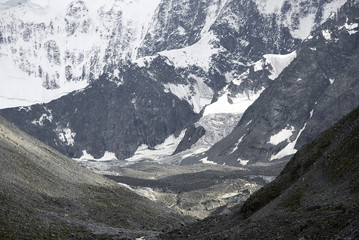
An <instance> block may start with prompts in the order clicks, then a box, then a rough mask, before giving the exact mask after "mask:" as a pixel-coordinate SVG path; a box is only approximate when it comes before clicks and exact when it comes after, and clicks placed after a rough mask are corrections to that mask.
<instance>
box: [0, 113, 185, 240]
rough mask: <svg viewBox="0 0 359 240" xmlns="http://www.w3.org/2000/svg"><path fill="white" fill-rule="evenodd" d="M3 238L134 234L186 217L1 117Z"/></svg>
mask: <svg viewBox="0 0 359 240" xmlns="http://www.w3.org/2000/svg"><path fill="white" fill-rule="evenodd" d="M0 162H1V169H0V173H1V174H0V238H1V239H19V238H20V239H33V238H42V239H46V238H61V239H64V238H66V239H68V238H71V239H74V238H77V239H108V238H112V237H117V238H118V239H124V238H126V239H134V238H135V237H142V236H146V235H153V234H156V232H157V233H158V232H159V231H161V230H163V229H168V228H171V227H173V226H176V225H177V226H179V224H180V223H181V222H182V223H184V222H187V221H188V220H190V219H188V218H185V217H183V216H181V215H178V214H177V213H175V212H173V211H172V210H169V209H167V208H165V207H163V206H161V205H159V204H157V203H155V202H152V201H149V200H148V199H146V198H143V197H140V196H139V195H137V194H135V193H133V192H132V191H130V190H128V189H126V188H123V187H120V186H119V185H118V184H117V183H115V182H112V181H110V180H108V179H107V178H104V177H102V176H100V175H98V174H95V173H93V172H91V171H89V170H87V169H85V168H82V167H80V166H78V165H77V164H76V163H75V162H73V161H72V160H70V159H68V158H66V157H65V156H64V155H62V154H60V153H59V152H57V151H55V150H54V149H52V148H50V147H48V146H46V145H45V144H43V143H42V142H40V141H38V140H37V139H35V138H33V137H30V136H28V135H27V134H25V133H24V132H22V131H20V130H19V129H18V128H16V127H15V126H14V125H13V124H11V123H9V122H7V121H6V120H5V119H3V118H2V117H0Z"/></svg>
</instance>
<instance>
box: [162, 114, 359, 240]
mask: <svg viewBox="0 0 359 240" xmlns="http://www.w3.org/2000/svg"><path fill="white" fill-rule="evenodd" d="M358 136H359V108H356V109H355V110H354V111H352V112H351V113H350V114H348V115H347V116H345V117H344V118H342V119H341V120H340V121H339V122H338V123H336V124H334V125H333V126H332V127H331V128H329V129H328V130H326V131H325V132H323V133H322V134H320V135H319V136H318V137H316V138H315V140H314V141H312V142H311V143H309V144H307V145H305V146H303V147H302V148H301V149H300V150H299V151H298V152H297V153H296V154H295V155H294V157H293V158H292V159H291V160H290V161H289V163H288V164H287V166H286V167H285V168H284V170H283V171H282V173H281V174H280V175H279V176H278V177H277V178H276V180H274V181H273V182H271V183H270V184H268V185H266V186H264V187H263V188H261V189H260V190H259V191H257V192H255V193H254V194H253V195H252V196H251V197H250V198H249V199H248V200H247V201H246V202H244V204H243V205H242V206H239V207H237V208H234V209H232V210H233V212H234V213H233V214H229V215H227V216H217V217H210V218H207V219H205V220H203V221H200V222H197V223H194V224H192V225H189V226H187V227H184V228H181V229H179V230H176V231H172V232H170V233H167V234H164V235H162V236H161V239H358V237H359V232H358V227H359V218H358V211H359V209H358V206H359V205H358V201H359V189H358V186H359V185H358V184H359V183H358V179H359V178H358V177H359V165H358V163H359V161H358V160H359V148H358V147H357V146H358V143H359V139H358Z"/></svg>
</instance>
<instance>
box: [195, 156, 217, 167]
mask: <svg viewBox="0 0 359 240" xmlns="http://www.w3.org/2000/svg"><path fill="white" fill-rule="evenodd" d="M199 161H200V162H201V163H204V164H213V165H217V163H215V162H213V161H210V160H208V157H205V158H202V159H201V160H199Z"/></svg>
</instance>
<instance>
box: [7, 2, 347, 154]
mask: <svg viewBox="0 0 359 240" xmlns="http://www.w3.org/2000/svg"><path fill="white" fill-rule="evenodd" d="M344 3H345V1H344V0H323V1H310V0H301V1H295V2H294V1H289V0H286V1H284V0H283V1H271V0H267V1H254V0H240V1H238V0H226V1H224V0H223V1H221V0H211V1H204V0H193V1H192V0H191V1H188V0H181V1H176V2H174V1H168V0H156V1H147V0H108V1H104V2H101V3H100V2H99V3H95V2H92V1H70V0H67V1H62V2H61V3H58V2H54V1H50V0H47V1H38V0H36V1H20V2H16V4H15V2H13V1H7V2H3V3H2V5H1V7H2V10H1V11H2V12H3V13H4V14H2V21H1V23H0V34H1V35H0V54H1V55H0V59H1V61H2V62H4V63H6V65H4V68H6V69H9V70H11V71H5V69H4V70H3V71H2V73H1V74H2V75H3V77H1V78H0V79H1V80H0V81H1V82H0V84H1V89H0V97H1V98H2V99H4V101H1V103H2V106H0V107H3V108H4V107H11V106H19V105H21V106H23V105H29V104H32V103H34V102H48V101H50V100H52V99H56V98H58V97H60V96H62V95H65V94H67V93H68V92H69V91H71V90H79V89H83V88H84V87H86V86H87V87H86V88H84V89H83V90H81V91H77V92H75V93H71V94H69V95H67V96H64V97H62V98H60V99H58V100H56V101H54V102H51V103H49V104H43V105H35V106H31V107H27V108H24V107H20V108H15V109H9V110H4V111H1V114H2V115H4V116H5V117H6V118H8V119H10V120H11V121H13V122H15V123H16V124H17V125H19V126H20V127H21V128H22V129H24V130H25V131H27V132H29V133H31V134H32V135H35V136H37V137H39V138H40V139H41V140H43V141H45V142H46V143H48V144H50V145H51V146H54V147H55V148H57V149H59V150H60V151H62V152H64V153H66V154H67V155H69V156H71V157H75V158H80V157H81V156H85V155H86V156H89V155H92V156H93V157H94V158H96V159H100V158H101V157H102V156H106V153H107V156H108V155H109V153H113V154H110V155H111V156H115V157H114V158H116V159H117V158H118V159H125V158H128V157H130V156H132V155H133V154H135V153H136V152H137V153H138V151H142V150H143V149H144V148H145V149H146V151H147V150H148V151H147V152H149V154H150V155H151V153H152V152H151V150H155V148H156V147H158V146H160V144H162V143H164V142H166V141H165V140H168V137H171V136H172V138H176V137H181V138H182V137H183V138H184V139H182V143H179V142H181V138H179V139H178V138H176V139H177V140H174V141H172V143H173V144H175V146H177V144H180V145H181V146H186V147H184V148H183V149H182V150H185V149H188V148H191V147H192V145H193V144H194V145H193V147H192V150H193V151H194V152H198V151H199V150H201V151H203V150H206V149H208V148H209V147H210V146H212V145H213V144H214V143H215V142H217V141H218V140H220V139H221V138H222V137H224V136H225V135H226V134H228V133H229V131H230V130H232V129H233V128H234V127H235V125H236V122H237V120H238V119H239V118H240V117H241V115H242V114H243V113H244V112H245V111H246V109H247V108H248V107H249V106H250V105H251V104H252V103H253V102H255V101H256V99H257V98H258V97H259V96H260V94H261V93H262V92H263V91H265V89H266V88H268V87H269V86H271V85H273V83H275V82H276V81H277V80H275V79H276V78H277V77H278V76H280V73H281V72H282V71H283V69H284V68H285V67H286V66H288V65H290V63H291V62H294V61H296V58H297V55H298V53H297V51H296V49H297V47H298V45H299V44H300V43H301V42H302V41H303V39H306V38H307V37H308V36H309V34H310V32H311V31H312V30H313V29H315V28H317V27H318V26H320V25H321V24H322V23H323V22H325V21H326V19H328V17H330V16H331V14H333V13H335V12H336V11H337V10H338V9H339V8H340V7H341V6H342V5H343V4H344ZM17 68H18V69H21V71H20V73H19V71H17V70H16V69H17ZM26 75H27V76H26ZM273 80H275V81H273ZM9 82H11V84H8V83H9ZM15 89H16V91H15ZM210 103H212V104H210ZM209 104H210V105H209ZM179 106H180V107H179ZM206 106H207V107H206ZM201 116H202V119H201V120H199V121H198V119H199V118H200V117H201ZM226 116H231V119H232V120H230V121H227V122H228V126H226V128H223V127H221V126H217V125H216V122H218V119H223V118H226ZM197 121H198V122H197ZM196 122H197V123H196ZM193 125H195V127H196V129H200V127H203V128H204V130H205V133H204V132H203V131H199V130H198V131H196V130H194V131H193V134H195V135H196V138H197V139H198V140H199V141H198V142H197V143H195V142H193V141H191V139H192V137H193V136H191V135H189V134H188V133H187V135H186V134H184V133H183V130H186V129H187V128H189V129H192V130H193ZM219 125H220V124H219ZM213 127H214V128H213ZM199 132H201V134H198V133H199ZM181 133H183V134H181ZM203 133H204V135H203ZM200 135H203V136H200ZM186 140H189V142H190V143H191V144H190V145H188V144H185V143H184V142H183V141H186ZM201 142H202V144H200V143H201ZM172 143H171V144H172ZM203 145H205V146H203ZM194 148H195V149H194ZM173 149H174V150H175V149H176V147H174V148H173ZM190 151H191V150H190ZM147 156H148V155H146V156H145V158H147ZM150 157H151V156H150Z"/></svg>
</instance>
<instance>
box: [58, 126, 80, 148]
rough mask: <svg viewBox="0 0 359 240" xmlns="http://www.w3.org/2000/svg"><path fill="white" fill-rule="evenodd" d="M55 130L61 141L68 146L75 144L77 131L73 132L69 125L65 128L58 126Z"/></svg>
mask: <svg viewBox="0 0 359 240" xmlns="http://www.w3.org/2000/svg"><path fill="white" fill-rule="evenodd" d="M55 132H56V133H57V136H58V138H59V140H60V141H61V142H63V143H65V144H66V145H68V146H73V145H74V143H75V136H76V133H74V132H72V131H71V129H70V128H69V127H66V128H63V129H61V128H59V127H58V128H56V130H55Z"/></svg>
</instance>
